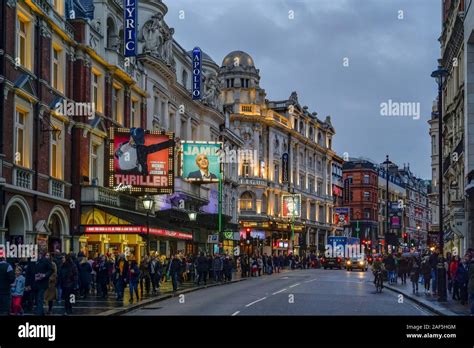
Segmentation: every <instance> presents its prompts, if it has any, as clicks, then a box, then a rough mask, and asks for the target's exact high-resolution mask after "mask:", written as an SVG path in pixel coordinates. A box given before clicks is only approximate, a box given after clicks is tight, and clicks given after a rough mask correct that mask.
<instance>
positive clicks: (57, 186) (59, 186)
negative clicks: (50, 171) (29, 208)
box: [49, 179, 64, 198]
mask: <svg viewBox="0 0 474 348" xmlns="http://www.w3.org/2000/svg"><path fill="white" fill-rule="evenodd" d="M49 194H50V195H52V196H54V197H59V198H64V183H63V182H61V181H59V180H55V179H50V180H49Z"/></svg>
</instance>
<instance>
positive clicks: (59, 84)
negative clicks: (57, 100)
mask: <svg viewBox="0 0 474 348" xmlns="http://www.w3.org/2000/svg"><path fill="white" fill-rule="evenodd" d="M51 57H52V59H51V65H52V66H51V85H52V86H53V88H54V89H56V90H58V91H59V92H62V93H64V85H65V83H64V78H65V76H66V74H65V73H64V69H65V64H64V52H63V50H62V48H61V47H60V46H59V45H56V44H54V43H53V48H52V53H51Z"/></svg>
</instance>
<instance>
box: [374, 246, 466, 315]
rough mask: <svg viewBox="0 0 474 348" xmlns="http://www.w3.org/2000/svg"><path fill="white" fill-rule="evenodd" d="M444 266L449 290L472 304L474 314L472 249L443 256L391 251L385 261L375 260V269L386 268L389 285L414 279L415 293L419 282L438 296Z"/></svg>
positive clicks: (458, 299) (425, 290)
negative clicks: (393, 252)
mask: <svg viewBox="0 0 474 348" xmlns="http://www.w3.org/2000/svg"><path fill="white" fill-rule="evenodd" d="M440 265H442V266H443V268H444V270H446V280H447V292H448V293H449V294H450V296H451V297H452V299H453V300H455V301H459V302H460V304H461V305H467V304H470V311H471V314H472V315H474V250H473V249H469V250H468V251H467V253H466V254H465V255H464V256H463V257H462V258H461V257H459V256H457V255H455V256H453V255H451V254H450V253H447V255H446V257H443V256H442V255H440V254H439V253H438V252H436V251H434V252H430V251H426V252H424V253H404V254H395V255H394V254H388V255H387V256H385V257H384V258H383V260H378V261H375V262H374V265H373V268H374V269H377V268H379V267H381V268H383V269H384V270H385V271H386V273H387V281H388V283H389V284H397V283H398V281H399V280H400V282H401V284H406V281H407V279H410V282H411V284H412V290H413V293H414V294H418V291H419V288H418V286H419V284H423V290H424V293H425V294H426V295H429V296H437V295H438V289H437V287H438V277H439V269H440Z"/></svg>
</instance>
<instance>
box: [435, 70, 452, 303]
mask: <svg viewBox="0 0 474 348" xmlns="http://www.w3.org/2000/svg"><path fill="white" fill-rule="evenodd" d="M446 76H448V70H446V69H444V68H443V67H442V66H441V65H438V69H437V70H435V71H433V72H432V73H431V77H433V78H434V79H435V80H436V83H437V84H438V161H439V162H438V163H439V168H438V196H439V197H438V199H439V236H438V238H439V250H440V253H441V256H442V257H441V258H440V261H443V255H444V232H443V85H444V82H445V79H446ZM438 295H439V298H438V301H446V297H447V293H446V270H445V269H444V262H440V263H439V264H438Z"/></svg>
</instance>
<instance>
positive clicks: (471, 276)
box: [467, 251, 474, 315]
mask: <svg viewBox="0 0 474 348" xmlns="http://www.w3.org/2000/svg"><path fill="white" fill-rule="evenodd" d="M467 291H468V293H469V303H470V305H471V315H474V251H472V252H471V261H470V263H469V273H468V289H467Z"/></svg>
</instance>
